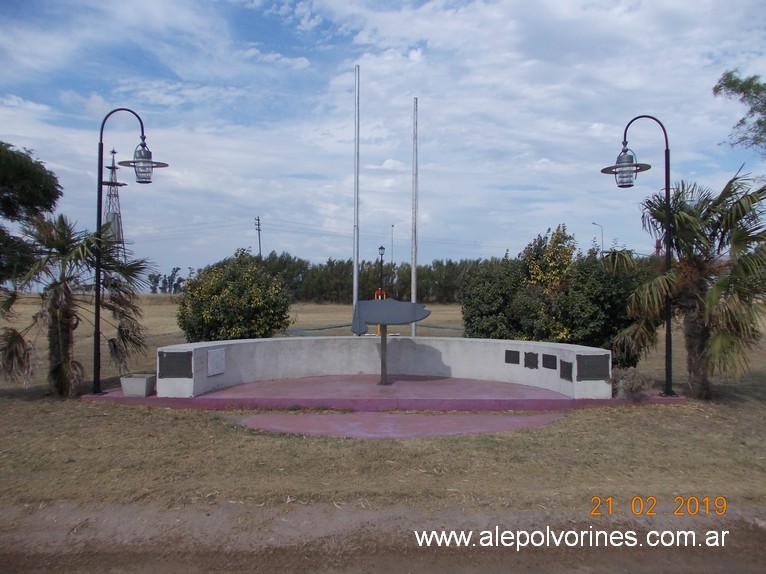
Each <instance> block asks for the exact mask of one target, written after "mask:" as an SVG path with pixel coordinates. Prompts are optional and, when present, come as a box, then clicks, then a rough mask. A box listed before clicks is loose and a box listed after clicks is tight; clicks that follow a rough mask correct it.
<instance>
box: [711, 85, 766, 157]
mask: <svg viewBox="0 0 766 574" xmlns="http://www.w3.org/2000/svg"><path fill="white" fill-rule="evenodd" d="M713 94H714V95H716V96H719V95H723V96H726V97H727V98H738V99H739V101H740V102H742V103H743V104H744V105H745V106H747V108H748V110H747V113H746V114H745V115H744V116H743V117H742V118H740V120H739V121H738V122H737V123H736V125H735V126H734V131H733V132H732V134H731V136H730V137H731V140H732V145H736V146H742V147H746V148H754V149H756V150H758V151H760V153H761V154H763V155H766V83H764V82H762V81H761V78H760V76H749V77H747V78H741V77H740V76H739V72H738V70H727V71H726V72H724V73H723V75H722V76H721V78H720V79H719V80H718V83H717V84H716V85H715V87H714V88H713Z"/></svg>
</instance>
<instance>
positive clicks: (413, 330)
mask: <svg viewBox="0 0 766 574" xmlns="http://www.w3.org/2000/svg"><path fill="white" fill-rule="evenodd" d="M413 100H414V102H413V109H412V273H411V276H412V282H411V283H410V292H411V295H410V301H411V302H413V303H416V302H417V300H418V99H417V98H414V99H413ZM410 335H411V336H413V337H414V336H416V335H417V324H416V323H414V322H413V323H411V324H410Z"/></svg>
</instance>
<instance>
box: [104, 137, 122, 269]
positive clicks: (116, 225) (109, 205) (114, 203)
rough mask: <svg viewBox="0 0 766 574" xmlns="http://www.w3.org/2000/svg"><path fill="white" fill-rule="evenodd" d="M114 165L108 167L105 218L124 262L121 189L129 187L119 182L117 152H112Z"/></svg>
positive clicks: (110, 234)
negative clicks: (116, 163) (115, 160)
mask: <svg viewBox="0 0 766 574" xmlns="http://www.w3.org/2000/svg"><path fill="white" fill-rule="evenodd" d="M111 153H112V165H107V166H106V168H107V169H108V170H109V181H108V182H106V183H107V186H108V189H107V193H106V214H105V216H104V223H109V224H110V226H109V236H110V237H111V238H113V239H115V240H116V241H117V242H118V243H119V244H120V245H119V247H120V253H121V254H122V260H123V261H125V259H126V252H125V236H124V235H123V234H122V215H121V213H120V193H119V189H120V188H121V187H122V186H124V185H127V184H125V183H119V182H118V181H117V170H118V169H120V168H119V167H117V166H116V165H115V163H114V156H115V155H116V154H117V152H116V151H114V150H112V152H111Z"/></svg>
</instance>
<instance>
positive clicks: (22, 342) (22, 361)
mask: <svg viewBox="0 0 766 574" xmlns="http://www.w3.org/2000/svg"><path fill="white" fill-rule="evenodd" d="M33 356H34V346H33V345H32V344H31V343H30V342H29V341H27V340H26V338H25V337H24V334H23V333H22V332H20V331H17V330H16V329H13V328H10V327H6V328H4V329H3V331H2V333H0V362H1V363H2V371H3V374H4V375H5V377H6V378H8V379H10V380H12V381H15V380H18V379H23V380H24V382H25V383H28V382H29V379H30V377H31V375H32V358H33Z"/></svg>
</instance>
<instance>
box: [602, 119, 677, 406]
mask: <svg viewBox="0 0 766 574" xmlns="http://www.w3.org/2000/svg"><path fill="white" fill-rule="evenodd" d="M640 119H648V120H653V121H654V122H656V123H657V124H658V125H659V126H660V128H661V129H662V134H663V136H664V137H665V271H666V272H669V271H670V270H671V267H672V257H671V248H672V246H673V243H672V237H673V233H672V232H673V230H672V213H671V205H670V146H669V145H668V132H667V130H665V126H664V125H662V122H661V121H660V120H658V119H657V118H655V117H654V116H648V115H641V116H636V117H635V118H633V119H632V120H630V121H629V122H628V124H627V125H626V126H625V131H624V132H623V135H622V151H621V152H620V155H619V156H617V162H616V163H615V165H611V166H609V167H605V168H604V169H602V170H601V173H605V174H608V175H614V179H615V181H616V182H617V187H620V188H628V187H633V181H634V180H635V178H636V175H637V174H638V173H639V172H642V171H646V170H648V169H650V168H651V166H650V165H649V164H646V163H637V162H636V158H635V154H633V152H632V151H631V150H629V149H628V128H629V127H630V126H631V124H632V123H633V122H635V121H636V120H640ZM672 319H673V305H672V302H671V299H670V294H667V295H666V296H665V392H664V393H663V394H664V395H665V396H668V397H672V396H675V392H673V339H672V334H671V322H672Z"/></svg>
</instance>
